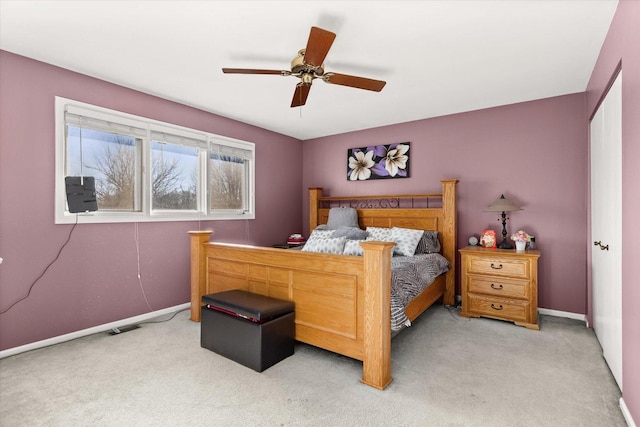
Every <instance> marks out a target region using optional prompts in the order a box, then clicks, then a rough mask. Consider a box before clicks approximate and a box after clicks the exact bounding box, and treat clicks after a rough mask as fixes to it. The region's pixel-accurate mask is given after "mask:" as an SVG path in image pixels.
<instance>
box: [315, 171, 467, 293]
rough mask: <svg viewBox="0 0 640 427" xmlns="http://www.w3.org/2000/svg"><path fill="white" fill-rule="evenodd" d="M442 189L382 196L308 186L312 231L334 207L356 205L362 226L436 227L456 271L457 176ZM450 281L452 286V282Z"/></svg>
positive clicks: (444, 252)
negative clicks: (335, 193)
mask: <svg viewBox="0 0 640 427" xmlns="http://www.w3.org/2000/svg"><path fill="white" fill-rule="evenodd" d="M441 183H442V193H437V194H404V195H379V196H328V195H323V191H322V188H310V189H309V231H312V230H314V229H315V228H316V227H317V226H318V225H320V224H326V223H327V221H328V219H329V210H330V209H331V208H332V207H338V206H344V207H352V208H355V209H356V210H357V212H358V222H359V224H360V227H361V228H366V227H367V226H375V227H403V228H414V229H420V230H437V231H438V238H439V239H440V244H441V246H442V255H444V256H445V257H446V258H447V259H448V260H449V263H450V264H451V268H450V271H451V272H455V265H456V264H455V261H456V239H457V225H456V184H457V183H458V180H457V179H446V180H442V181H441ZM447 280H448V281H449V280H451V281H453V283H449V284H448V286H447V291H448V293H450V295H445V301H448V302H447V304H451V305H452V304H453V303H454V299H455V278H454V274H449V275H448V277H447ZM449 285H450V286H449Z"/></svg>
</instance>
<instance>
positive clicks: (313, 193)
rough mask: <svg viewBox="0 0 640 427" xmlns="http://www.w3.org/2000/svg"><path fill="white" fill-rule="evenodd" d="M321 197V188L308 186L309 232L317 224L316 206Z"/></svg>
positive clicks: (318, 204) (317, 206)
mask: <svg viewBox="0 0 640 427" xmlns="http://www.w3.org/2000/svg"><path fill="white" fill-rule="evenodd" d="M320 197H322V188H319V187H312V188H309V227H310V228H309V233H311V232H312V231H313V230H315V228H316V227H317V226H318V208H319V206H320Z"/></svg>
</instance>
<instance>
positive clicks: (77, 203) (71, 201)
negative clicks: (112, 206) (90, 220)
mask: <svg viewBox="0 0 640 427" xmlns="http://www.w3.org/2000/svg"><path fill="white" fill-rule="evenodd" d="M64 184H65V187H66V191H67V205H68V206H69V212H71V213H77V212H93V211H97V210H98V201H97V200H96V183H95V179H94V178H93V177H92V176H67V177H65V178H64Z"/></svg>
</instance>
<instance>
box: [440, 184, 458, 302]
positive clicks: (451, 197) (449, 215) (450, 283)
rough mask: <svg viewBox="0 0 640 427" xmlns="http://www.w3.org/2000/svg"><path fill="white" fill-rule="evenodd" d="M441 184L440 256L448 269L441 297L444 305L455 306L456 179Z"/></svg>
mask: <svg viewBox="0 0 640 427" xmlns="http://www.w3.org/2000/svg"><path fill="white" fill-rule="evenodd" d="M441 182H442V207H443V208H444V218H443V221H444V224H443V231H444V232H443V236H442V239H443V242H444V241H446V242H448V243H449V244H447V245H443V250H442V255H444V257H445V258H447V259H448V260H449V263H450V268H449V272H447V277H446V285H445V292H444V297H443V304H444V305H455V299H456V275H455V272H456V256H457V255H458V253H457V252H458V251H457V250H456V246H457V242H458V235H457V228H456V215H457V211H456V184H457V183H458V180H457V179H447V180H443V181H441Z"/></svg>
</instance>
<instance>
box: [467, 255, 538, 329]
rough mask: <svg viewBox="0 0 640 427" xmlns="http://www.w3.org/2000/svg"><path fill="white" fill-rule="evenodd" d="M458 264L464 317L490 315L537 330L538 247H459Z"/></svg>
mask: <svg viewBox="0 0 640 427" xmlns="http://www.w3.org/2000/svg"><path fill="white" fill-rule="evenodd" d="M459 252H460V255H461V264H462V267H461V268H462V282H461V285H462V311H461V312H460V315H461V316H465V317H480V316H483V317H491V318H493V319H500V320H506V321H510V322H514V323H515V324H516V325H519V326H524V327H525V328H529V329H536V330H539V329H540V326H538V258H540V251H538V250H527V251H524V252H516V251H515V249H488V248H482V247H479V246H467V247H466V248H464V249H460V250H459Z"/></svg>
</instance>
